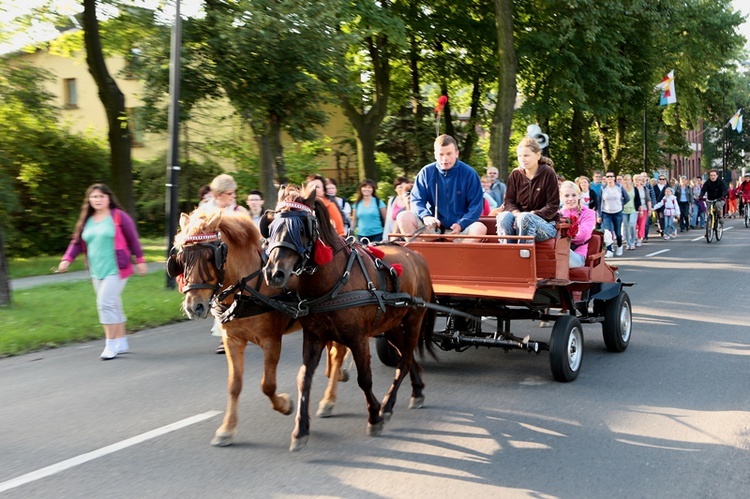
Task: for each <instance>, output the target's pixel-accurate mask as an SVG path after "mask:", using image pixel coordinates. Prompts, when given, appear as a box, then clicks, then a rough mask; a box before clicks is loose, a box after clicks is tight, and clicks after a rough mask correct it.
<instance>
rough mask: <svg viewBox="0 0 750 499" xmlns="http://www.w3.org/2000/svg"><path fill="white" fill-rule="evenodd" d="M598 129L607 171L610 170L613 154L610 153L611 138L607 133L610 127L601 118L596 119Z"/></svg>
mask: <svg viewBox="0 0 750 499" xmlns="http://www.w3.org/2000/svg"><path fill="white" fill-rule="evenodd" d="M596 131H597V133H598V134H599V149H600V150H601V153H602V169H603V170H604V171H605V172H606V171H608V170H609V167H610V164H611V163H612V156H611V154H610V146H609V138H608V137H607V133H608V131H609V127H608V126H607V125H606V124H604V123H603V122H602V121H600V120H598V119H597V120H596Z"/></svg>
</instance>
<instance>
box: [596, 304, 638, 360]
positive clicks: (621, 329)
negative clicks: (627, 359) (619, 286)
mask: <svg viewBox="0 0 750 499" xmlns="http://www.w3.org/2000/svg"><path fill="white" fill-rule="evenodd" d="M632 332H633V307H632V306H631V305H630V297H629V296H628V294H627V293H626V292H625V291H624V290H620V294H619V295H617V297H616V298H613V299H611V300H609V301H607V302H605V304H604V322H602V334H603V336H604V345H605V346H606V347H607V350H608V351H610V352H623V351H624V350H625V349H626V348H628V345H629V344H630V335H631V334H632Z"/></svg>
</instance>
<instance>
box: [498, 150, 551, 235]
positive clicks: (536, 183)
mask: <svg viewBox="0 0 750 499" xmlns="http://www.w3.org/2000/svg"><path fill="white" fill-rule="evenodd" d="M517 154H518V168H516V169H515V170H513V171H512V172H511V173H510V175H509V176H508V187H507V189H506V191H505V202H504V203H503V206H504V211H503V212H501V213H500V214H498V215H497V235H499V236H504V235H508V236H511V235H519V236H534V241H540V242H541V241H546V240H547V239H551V238H553V237H555V234H556V233H557V229H556V228H555V223H556V222H557V217H558V215H557V210H558V209H559V208H560V191H559V189H558V187H557V174H556V173H555V170H553V169H552V167H553V163H552V160H551V159H549V158H548V157H546V156H542V149H541V147H539V143H538V142H537V141H536V139H533V138H531V137H524V138H523V140H521V143H520V144H518V149H517ZM511 242H516V241H515V240H513V239H511Z"/></svg>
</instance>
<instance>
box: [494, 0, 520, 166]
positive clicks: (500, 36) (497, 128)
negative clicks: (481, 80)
mask: <svg viewBox="0 0 750 499" xmlns="http://www.w3.org/2000/svg"><path fill="white" fill-rule="evenodd" d="M495 26H496V28H497V53H498V60H499V67H498V80H497V104H496V105H495V113H494V114H493V116H492V125H491V127H490V157H489V163H490V165H491V166H494V167H496V168H497V169H498V171H499V172H500V177H501V178H502V179H503V180H505V179H507V178H508V149H509V146H510V128H511V124H512V121H513V109H514V107H515V104H516V67H517V65H518V61H517V59H516V49H515V47H514V45H513V0H495Z"/></svg>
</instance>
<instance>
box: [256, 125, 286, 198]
mask: <svg viewBox="0 0 750 499" xmlns="http://www.w3.org/2000/svg"><path fill="white" fill-rule="evenodd" d="M269 129H270V141H271V144H270V146H271V154H272V155H273V167H274V171H272V172H271V175H270V178H268V179H267V180H266V182H264V183H263V184H262V185H263V186H264V188H268V187H267V186H266V184H267V183H268V182H269V181H270V188H271V189H275V187H274V186H273V180H274V172H275V173H276V175H275V176H276V177H278V178H279V179H284V183H286V181H287V177H286V162H285V161H284V146H283V145H282V144H281V120H280V119H279V117H278V116H272V117H271V122H270V127H269Z"/></svg>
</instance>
